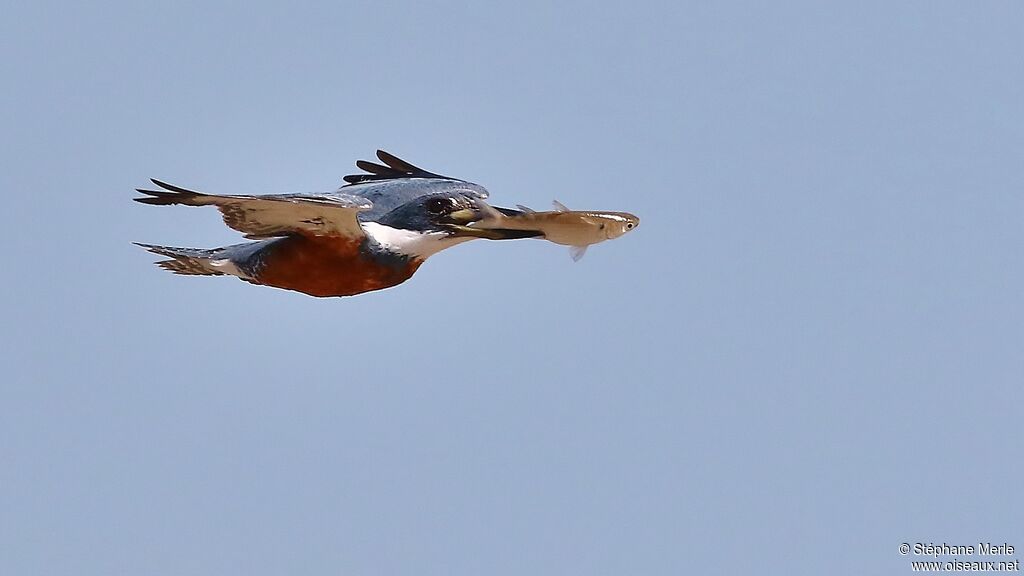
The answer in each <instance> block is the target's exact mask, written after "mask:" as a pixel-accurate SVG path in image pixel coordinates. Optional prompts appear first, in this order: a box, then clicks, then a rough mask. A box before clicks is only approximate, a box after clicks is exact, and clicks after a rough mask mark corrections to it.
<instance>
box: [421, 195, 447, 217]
mask: <svg viewBox="0 0 1024 576" xmlns="http://www.w3.org/2000/svg"><path fill="white" fill-rule="evenodd" d="M449 206H451V201H450V200H448V199H447V198H431V199H430V200H427V204H426V208H427V212H430V213H431V214H441V213H442V212H444V211H445V210H446V209H447V208H448V207H449Z"/></svg>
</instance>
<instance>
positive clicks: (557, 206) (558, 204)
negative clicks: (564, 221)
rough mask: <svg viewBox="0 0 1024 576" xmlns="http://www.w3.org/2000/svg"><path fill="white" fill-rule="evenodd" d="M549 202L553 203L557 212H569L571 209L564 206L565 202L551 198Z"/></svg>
mask: <svg viewBox="0 0 1024 576" xmlns="http://www.w3.org/2000/svg"><path fill="white" fill-rule="evenodd" d="M551 203H552V204H554V205H555V210H556V211H558V212H571V210H569V209H568V208H566V207H565V204H562V203H561V202H559V201H558V200H552V201H551Z"/></svg>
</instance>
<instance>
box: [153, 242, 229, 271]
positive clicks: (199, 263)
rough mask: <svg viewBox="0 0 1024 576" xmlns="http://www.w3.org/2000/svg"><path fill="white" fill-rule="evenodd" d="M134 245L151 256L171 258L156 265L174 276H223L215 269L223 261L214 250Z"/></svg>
mask: <svg viewBox="0 0 1024 576" xmlns="http://www.w3.org/2000/svg"><path fill="white" fill-rule="evenodd" d="M135 244H136V245H137V246H141V247H142V248H145V249H146V250H148V251H150V252H152V253H153V254H159V255H160V256H167V257H169V258H171V259H170V260H161V261H159V262H157V263H156V265H157V266H159V267H161V268H163V269H164V270H168V271H170V272H173V273H175V274H184V275H189V276H223V275H224V272H223V271H221V270H220V269H219V268H218V267H217V264H218V263H219V262H223V259H222V258H218V257H217V252H218V250H216V249H215V250H207V249H204V248H175V247H173V246H157V245H154V244H140V243H138V242H136V243H135Z"/></svg>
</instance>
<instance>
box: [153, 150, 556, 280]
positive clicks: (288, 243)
mask: <svg viewBox="0 0 1024 576" xmlns="http://www.w3.org/2000/svg"><path fill="white" fill-rule="evenodd" d="M377 158H378V159H379V160H380V162H382V164H377V163H374V162H367V161H364V160H360V161H358V162H356V166H357V167H358V168H359V169H361V170H363V171H364V172H365V173H363V174H353V175H350V176H346V177H345V178H344V179H345V181H346V182H347V183H348V184H347V185H344V186H342V187H341V188H338V189H337V190H336V191H334V192H325V193H314V194H270V195H243V196H226V195H220V194H206V193H202V192H195V191H192V190H187V189H185V188H181V187H179V186H174V185H172V184H167V183H165V182H161V181H159V180H156V179H153V180H152V182H153V184H155V185H156V186H157V187H158V188H160V189H159V190H145V189H141V188H140V189H138V192H140V193H142V194H144V195H145V196H144V197H142V198H135V200H136V201H137V202H141V203H143V204H155V205H160V206H164V205H170V204H183V205H186V206H216V207H217V208H218V209H219V210H220V212H221V214H222V215H223V217H224V223H225V224H227V225H228V226H229V227H230V228H232V229H234V230H237V231H239V232H241V233H243V234H244V235H245V237H246V238H248V239H250V240H253V241H252V242H245V243H242V244H234V245H232V246H224V247H220V248H209V249H206V248H175V247H170V246H156V245H152V244H139V246H141V247H143V248H145V249H146V250H149V251H150V252H153V253H154V254H159V255H160V256H164V257H166V258H167V260H162V261H160V262H157V265H158V266H160V267H161V268H164V269H165V270H169V271H171V272H173V273H175V274H184V275H195V276H225V275H226V276H236V277H238V278H240V279H242V280H244V281H246V282H250V283H252V284H259V285H263V286H273V287H276V288H283V289H285V290H294V291H297V292H302V293H304V294H309V295H310V296H319V297H327V296H352V295H354V294H361V293H363V292H370V291H373V290H381V289H383V288H389V287H391V286H396V285H398V284H401V283H402V282H405V281H406V280H408V279H409V278H411V277H412V275H413V274H414V273H415V272H416V270H417V269H419V267H420V265H421V264H423V261H424V260H426V259H427V258H428V257H430V256H432V255H433V254H436V253H438V252H440V251H441V250H444V249H446V248H450V247H452V246H455V245H456V244H460V243H462V242H466V241H468V240H472V239H474V238H486V239H490V240H508V239H516V238H531V237H535V236H540V235H541V232H540V231H538V230H505V229H501V228H488V229H483V228H473V227H471V226H469V224H472V223H473V222H475V221H478V220H480V219H481V218H483V215H484V211H486V213H487V214H492V213H493V210H495V209H496V210H499V211H500V212H501V213H503V214H507V215H515V214H517V213H518V211H516V210H511V209H508V208H493V207H491V206H490V205H488V204H487V203H486V202H485V201H484V199H486V198H487V196H488V193H487V190H486V189H484V187H483V186H480V185H479V184H474V183H472V182H467V181H465V180H460V179H458V178H451V177H448V176H442V175H440V174H435V173H433V172H428V171H426V170H423V169H422V168H419V167H417V166H414V165H412V164H410V163H408V162H406V161H404V160H401V159H399V158H397V157H395V156H394V155H392V154H389V153H387V152H384V151H383V150H378V151H377ZM482 207H485V208H483V210H482Z"/></svg>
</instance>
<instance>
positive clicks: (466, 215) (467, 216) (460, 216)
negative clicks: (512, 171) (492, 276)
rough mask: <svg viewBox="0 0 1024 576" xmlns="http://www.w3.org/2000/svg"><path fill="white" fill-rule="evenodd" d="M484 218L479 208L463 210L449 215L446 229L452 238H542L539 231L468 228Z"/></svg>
mask: <svg viewBox="0 0 1024 576" xmlns="http://www.w3.org/2000/svg"><path fill="white" fill-rule="evenodd" d="M483 218H484V214H483V212H482V211H481V210H480V209H479V208H477V207H472V208H463V209H461V210H456V211H455V212H452V213H451V214H449V215H448V217H447V220H448V222H449V224H447V225H446V226H445V228H446V229H447V230H448V231H449V232H450V233H451V234H452V236H462V237H465V238H486V239H488V240H515V239H518V238H533V237H534V236H540V235H541V233H540V232H539V231H533V230H506V229H503V228H473V227H471V226H468V225H469V224H472V223H473V222H476V221H478V220H481V219H483Z"/></svg>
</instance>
